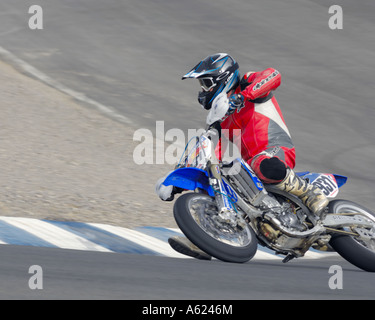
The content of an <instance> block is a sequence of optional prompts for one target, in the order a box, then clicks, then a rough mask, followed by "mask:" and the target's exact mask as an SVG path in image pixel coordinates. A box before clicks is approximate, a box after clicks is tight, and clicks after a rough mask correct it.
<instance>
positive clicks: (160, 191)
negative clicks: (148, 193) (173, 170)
mask: <svg viewBox="0 0 375 320" xmlns="http://www.w3.org/2000/svg"><path fill="white" fill-rule="evenodd" d="M167 176H168V174H167V175H166V176H164V177H162V178H160V179H159V180H158V181H157V182H156V185H155V192H156V194H157V195H158V196H159V198H160V199H161V200H163V201H172V200H173V199H174V195H175V194H176V193H181V192H182V191H183V189H181V188H178V187H175V186H172V185H170V186H165V185H164V184H163V182H164V180H165V179H166V178H167Z"/></svg>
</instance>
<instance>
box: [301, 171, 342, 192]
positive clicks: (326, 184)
mask: <svg viewBox="0 0 375 320" xmlns="http://www.w3.org/2000/svg"><path fill="white" fill-rule="evenodd" d="M303 178H308V179H309V182H310V183H311V184H312V185H314V186H315V187H318V188H319V189H321V190H322V191H323V193H324V195H325V196H326V197H327V198H335V197H336V196H337V194H338V192H339V187H338V185H337V182H336V179H335V176H334V175H333V174H328V173H309V174H306V175H304V176H303Z"/></svg>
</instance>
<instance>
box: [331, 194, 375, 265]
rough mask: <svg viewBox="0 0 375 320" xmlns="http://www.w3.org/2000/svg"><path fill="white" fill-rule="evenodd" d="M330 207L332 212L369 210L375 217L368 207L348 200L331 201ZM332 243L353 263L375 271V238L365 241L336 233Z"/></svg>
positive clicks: (334, 247) (338, 251)
mask: <svg viewBox="0 0 375 320" xmlns="http://www.w3.org/2000/svg"><path fill="white" fill-rule="evenodd" d="M328 209H329V212H330V213H344V212H347V213H350V212H367V213H369V214H371V215H372V216H374V217H375V213H373V212H371V211H370V210H368V209H367V208H365V207H363V206H361V205H359V204H356V203H355V202H352V201H347V200H334V201H332V202H330V203H329V205H328ZM330 245H331V246H332V248H333V249H335V251H337V253H339V254H340V255H341V256H342V257H343V258H344V259H345V260H347V261H349V262H350V263H352V264H353V265H355V266H357V267H358V268H360V269H362V270H365V271H368V272H375V240H374V239H372V240H369V241H368V242H364V241H361V240H360V239H356V238H355V237H353V236H349V235H334V236H332V239H331V240H330Z"/></svg>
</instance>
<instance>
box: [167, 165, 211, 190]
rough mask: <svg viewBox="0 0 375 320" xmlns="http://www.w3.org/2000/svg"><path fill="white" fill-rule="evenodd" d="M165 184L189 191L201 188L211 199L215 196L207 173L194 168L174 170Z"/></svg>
mask: <svg viewBox="0 0 375 320" xmlns="http://www.w3.org/2000/svg"><path fill="white" fill-rule="evenodd" d="M163 184H164V185H165V186H170V185H173V186H176V187H178V188H182V189H187V190H195V189H196V188H200V189H203V190H206V191H207V192H208V194H209V195H210V196H211V197H213V196H214V191H213V189H212V187H211V186H210V183H209V181H208V174H207V172H206V171H205V170H202V169H198V168H194V167H190V168H179V169H176V170H174V171H173V172H171V173H170V174H169V175H168V176H167V178H166V179H165V180H164V182H163Z"/></svg>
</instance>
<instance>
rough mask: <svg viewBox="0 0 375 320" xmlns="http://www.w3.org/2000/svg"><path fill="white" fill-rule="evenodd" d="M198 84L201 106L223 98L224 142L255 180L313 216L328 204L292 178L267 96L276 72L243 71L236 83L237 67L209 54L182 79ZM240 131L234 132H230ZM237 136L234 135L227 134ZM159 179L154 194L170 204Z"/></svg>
mask: <svg viewBox="0 0 375 320" xmlns="http://www.w3.org/2000/svg"><path fill="white" fill-rule="evenodd" d="M187 78H193V79H198V80H199V83H200V86H201V88H202V90H201V91H200V92H199V93H198V101H199V103H200V104H201V106H202V107H203V108H204V109H206V110H210V109H211V107H212V102H213V101H214V99H215V98H216V97H217V96H218V95H219V94H220V93H222V92H225V93H227V95H228V101H229V111H228V112H227V114H226V117H225V118H224V119H223V120H222V121H221V123H220V127H221V129H229V130H225V132H229V136H228V137H226V138H228V139H229V140H230V141H232V142H233V143H234V144H236V145H237V146H240V147H239V149H240V150H241V155H242V158H243V159H244V160H245V161H246V162H247V163H248V164H249V165H250V166H251V168H252V169H253V170H254V172H255V173H256V174H257V176H258V177H259V179H260V180H262V181H263V183H265V184H272V185H273V186H274V187H276V188H278V189H279V190H282V191H286V192H288V193H290V194H293V195H295V196H297V197H298V198H300V199H301V201H302V202H303V203H304V204H305V205H306V207H308V208H309V209H310V210H311V211H312V212H313V213H314V214H315V215H318V216H319V215H320V213H321V212H322V211H323V209H324V208H325V207H326V206H327V205H328V200H327V198H326V197H325V195H324V194H323V192H322V191H321V190H320V189H318V188H316V187H315V186H313V185H311V184H309V183H308V182H307V181H306V180H303V179H301V178H300V177H299V176H298V175H296V174H295V172H294V171H293V168H294V167H295V148H294V145H293V142H292V139H291V135H290V133H289V130H288V128H287V126H286V124H285V121H284V118H283V115H282V113H281V109H280V106H279V104H278V102H277V100H276V98H275V96H274V94H273V91H274V90H276V89H277V88H278V87H279V86H280V83H281V75H280V72H279V71H277V70H275V69H273V68H268V69H265V70H263V71H257V72H254V71H251V72H247V73H246V74H245V75H244V76H243V77H242V78H241V77H240V73H239V66H238V63H237V62H236V61H235V60H234V59H233V58H232V57H231V56H230V55H228V54H226V53H217V54H213V55H210V56H208V57H206V58H205V59H203V60H202V61H200V62H199V63H198V64H197V65H196V66H195V67H194V68H193V69H192V70H190V71H189V72H188V73H187V74H185V75H184V76H183V77H182V79H187ZM234 129H240V130H234ZM238 131H240V132H241V134H240V135H237V136H235V135H234V134H233V133H234V132H238ZM226 138H224V137H221V138H220V141H219V143H218V145H217V147H216V154H217V156H218V158H219V159H220V160H221V155H222V154H223V150H224V149H225V144H226ZM162 181H164V180H163V179H160V180H159V181H158V183H157V186H156V191H157V193H158V195H159V197H160V198H161V199H162V200H173V197H174V193H175V192H176V191H177V190H176V188H173V187H172V186H168V187H166V186H164V185H163V184H162Z"/></svg>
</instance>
